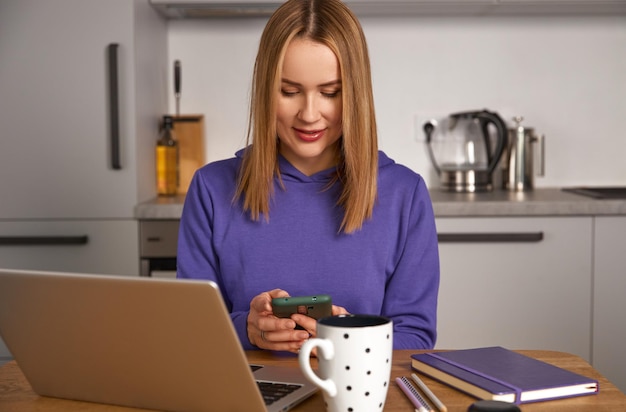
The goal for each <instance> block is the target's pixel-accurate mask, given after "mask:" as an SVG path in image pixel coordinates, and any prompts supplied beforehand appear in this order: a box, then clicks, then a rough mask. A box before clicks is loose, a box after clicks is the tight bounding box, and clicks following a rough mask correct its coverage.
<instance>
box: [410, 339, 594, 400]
mask: <svg viewBox="0 0 626 412" xmlns="http://www.w3.org/2000/svg"><path fill="white" fill-rule="evenodd" d="M411 358H412V367H413V369H415V370H416V371H419V372H422V373H424V374H426V375H429V376H431V377H433V378H435V379H437V380H439V381H441V382H443V383H446V384H448V385H450V386H452V387H454V388H456V389H459V390H461V391H463V392H466V393H468V394H470V395H472V396H475V397H477V398H479V399H493V400H500V401H505V402H512V403H518V404H519V403H527V402H537V401H544V400H548V399H558V398H566V397H571V396H580V395H591V394H594V393H597V392H598V390H599V386H598V382H597V381H596V380H594V379H591V378H587V377H585V376H582V375H579V374H576V373H573V372H570V371H568V370H565V369H562V368H559V367H557V366H554V365H551V364H549V363H546V362H542V361H539V360H537V359H533V358H531V357H528V356H525V355H521V354H519V353H516V352H513V351H511V350H509V349H505V348H502V347H499V346H494V347H488V348H476V349H463V350H455V351H448V352H434V353H424V354H419V355H412V356H411Z"/></svg>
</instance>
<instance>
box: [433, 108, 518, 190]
mask: <svg viewBox="0 0 626 412" xmlns="http://www.w3.org/2000/svg"><path fill="white" fill-rule="evenodd" d="M423 130H424V133H425V135H426V148H427V151H428V155H429V157H430V160H431V162H432V164H433V167H434V168H435V171H436V172H437V175H438V176H439V179H440V183H441V189H443V190H446V191H451V192H484V191H490V190H492V189H493V183H492V175H493V171H494V170H495V168H496V166H497V165H498V162H499V161H500V157H501V156H502V153H503V151H504V149H505V148H506V146H507V136H508V130H507V126H506V123H504V120H502V118H501V117H500V116H499V115H498V114H497V113H495V112H490V111H488V110H482V111H469V112H460V113H454V114H451V115H449V116H448V117H445V118H443V119H431V120H429V121H427V122H426V123H424V125H423Z"/></svg>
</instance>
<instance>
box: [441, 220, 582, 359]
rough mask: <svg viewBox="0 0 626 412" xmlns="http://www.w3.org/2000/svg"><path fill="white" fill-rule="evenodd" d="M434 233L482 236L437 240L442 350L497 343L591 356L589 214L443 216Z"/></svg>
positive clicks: (510, 346)
mask: <svg viewBox="0 0 626 412" xmlns="http://www.w3.org/2000/svg"><path fill="white" fill-rule="evenodd" d="M437 231H438V233H439V234H440V235H442V234H448V235H450V234H464V235H468V234H475V235H478V236H475V237H474V241H471V239H472V236H470V238H469V241H468V239H467V238H465V240H466V241H454V242H444V241H441V242H440V244H439V249H440V256H441V289H440V294H439V310H438V313H439V316H438V331H439V337H438V340H437V348H440V349H457V348H468V347H478V346H495V345H499V346H504V347H507V348H510V349H547V350H558V351H565V352H569V353H573V354H576V355H579V356H581V357H583V358H585V359H587V360H589V358H590V355H591V348H590V341H591V336H590V330H591V238H592V218H591V217H588V218H585V217H580V218H579V217H576V218H570V217H537V218H527V217H520V218H438V219H437ZM494 234H497V236H495V237H491V239H492V240H490V236H492V235H494ZM537 234H541V238H542V239H541V240H537V239H538V237H539V236H537ZM460 238H461V240H463V238H464V237H463V236H461V237H460ZM475 239H479V241H476V240H475Z"/></svg>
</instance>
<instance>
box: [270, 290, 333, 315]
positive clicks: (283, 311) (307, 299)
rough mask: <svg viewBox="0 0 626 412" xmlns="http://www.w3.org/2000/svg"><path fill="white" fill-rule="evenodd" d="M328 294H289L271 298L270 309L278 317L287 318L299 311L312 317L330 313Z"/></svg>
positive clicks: (330, 302) (331, 304)
mask: <svg viewBox="0 0 626 412" xmlns="http://www.w3.org/2000/svg"><path fill="white" fill-rule="evenodd" d="M332 306H333V303H332V299H331V298H330V295H313V296H290V297H286V298H274V299H272V310H273V311H274V315H275V316H277V317H279V318H288V317H290V316H291V315H292V314H294V313H301V314H303V315H307V316H309V317H312V318H314V319H319V318H323V317H325V316H330V315H332Z"/></svg>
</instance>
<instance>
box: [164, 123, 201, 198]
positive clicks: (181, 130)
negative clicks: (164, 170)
mask: <svg viewBox="0 0 626 412" xmlns="http://www.w3.org/2000/svg"><path fill="white" fill-rule="evenodd" d="M172 118H173V119H174V135H175V136H176V140H177V141H178V150H179V164H178V167H179V179H180V180H179V185H178V194H182V195H184V194H186V193H187V190H188V189H189V184H190V183H191V178H192V177H193V175H194V173H195V172H196V170H198V169H199V168H200V167H202V166H204V164H205V155H204V116H203V115H193V114H190V115H182V116H175V115H173V116H172Z"/></svg>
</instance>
